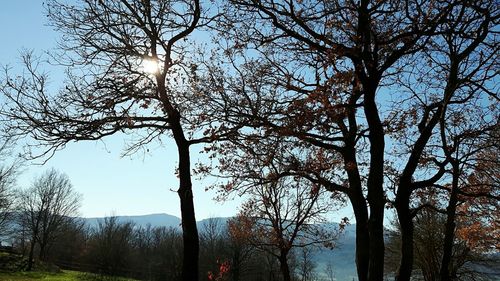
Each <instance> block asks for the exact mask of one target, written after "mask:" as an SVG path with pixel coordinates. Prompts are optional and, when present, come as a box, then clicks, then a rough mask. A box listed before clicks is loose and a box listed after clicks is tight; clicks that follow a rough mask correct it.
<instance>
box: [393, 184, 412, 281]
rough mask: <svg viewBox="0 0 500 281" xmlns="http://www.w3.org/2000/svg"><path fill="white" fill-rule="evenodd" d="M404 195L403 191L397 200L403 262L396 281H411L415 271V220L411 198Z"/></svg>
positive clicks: (401, 261) (400, 264) (400, 262)
mask: <svg viewBox="0 0 500 281" xmlns="http://www.w3.org/2000/svg"><path fill="white" fill-rule="evenodd" d="M403 193H404V192H403V191H401V192H398V197H397V198H396V211H397V214H398V221H399V225H400V227H401V260H400V261H399V267H398V271H397V273H396V278H395V280H396V281H409V280H410V278H411V275H412V270H413V257H414V253H413V233H414V226H413V218H412V216H411V213H410V209H409V196H401V195H403Z"/></svg>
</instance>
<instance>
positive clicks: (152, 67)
mask: <svg viewBox="0 0 500 281" xmlns="http://www.w3.org/2000/svg"><path fill="white" fill-rule="evenodd" d="M141 65H142V71H144V72H146V73H150V74H156V73H158V71H159V70H160V65H159V63H158V60H155V59H153V58H147V59H143V60H142V63H141Z"/></svg>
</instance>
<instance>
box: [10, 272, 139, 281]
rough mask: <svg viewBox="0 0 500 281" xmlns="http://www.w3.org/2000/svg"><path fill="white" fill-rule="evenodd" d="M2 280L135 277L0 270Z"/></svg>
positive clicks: (75, 280) (74, 280)
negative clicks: (6, 271)
mask: <svg viewBox="0 0 500 281" xmlns="http://www.w3.org/2000/svg"><path fill="white" fill-rule="evenodd" d="M0 280H1V281H133V279H127V278H121V277H111V276H100V275H96V274H90V273H84V272H78V271H69V270H63V271H61V272H60V273H48V272H13V273H2V272H0Z"/></svg>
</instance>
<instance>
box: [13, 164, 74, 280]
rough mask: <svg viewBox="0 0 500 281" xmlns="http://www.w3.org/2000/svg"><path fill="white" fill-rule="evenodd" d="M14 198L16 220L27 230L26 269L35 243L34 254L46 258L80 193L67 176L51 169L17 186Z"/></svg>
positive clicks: (29, 265)
mask: <svg viewBox="0 0 500 281" xmlns="http://www.w3.org/2000/svg"><path fill="white" fill-rule="evenodd" d="M18 198H19V207H18V211H19V223H20V225H21V227H23V228H26V229H27V230H28V232H29V239H30V250H29V257H28V267H27V270H31V269H32V268H33V258H34V254H35V246H37V245H38V247H39V248H38V250H39V255H38V258H39V259H40V260H44V259H46V258H47V254H48V251H49V250H50V247H51V246H52V245H53V243H54V242H56V241H57V238H58V235H59V234H60V230H62V229H63V228H64V227H65V226H66V225H67V224H68V223H71V222H72V221H73V220H74V219H75V218H74V216H76V215H77V213H78V209H79V208H80V203H81V196H80V195H79V194H78V193H76V192H75V191H74V190H73V187H72V185H71V183H70V181H69V178H68V176H66V175H65V174H62V173H60V172H58V171H56V170H54V169H52V170H48V171H47V172H46V173H45V174H43V175H42V176H40V177H39V178H36V179H35V181H34V182H33V184H32V186H31V187H30V188H28V189H24V190H21V191H20V192H19V195H18Z"/></svg>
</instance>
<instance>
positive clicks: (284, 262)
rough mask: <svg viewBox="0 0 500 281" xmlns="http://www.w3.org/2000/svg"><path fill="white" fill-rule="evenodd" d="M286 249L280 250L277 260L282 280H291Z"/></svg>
mask: <svg viewBox="0 0 500 281" xmlns="http://www.w3.org/2000/svg"><path fill="white" fill-rule="evenodd" d="M287 255H288V251H281V253H280V257H279V261H280V270H281V274H282V275H283V281H291V280H292V277H291V275H290V267H289V266H288V257H287Z"/></svg>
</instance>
